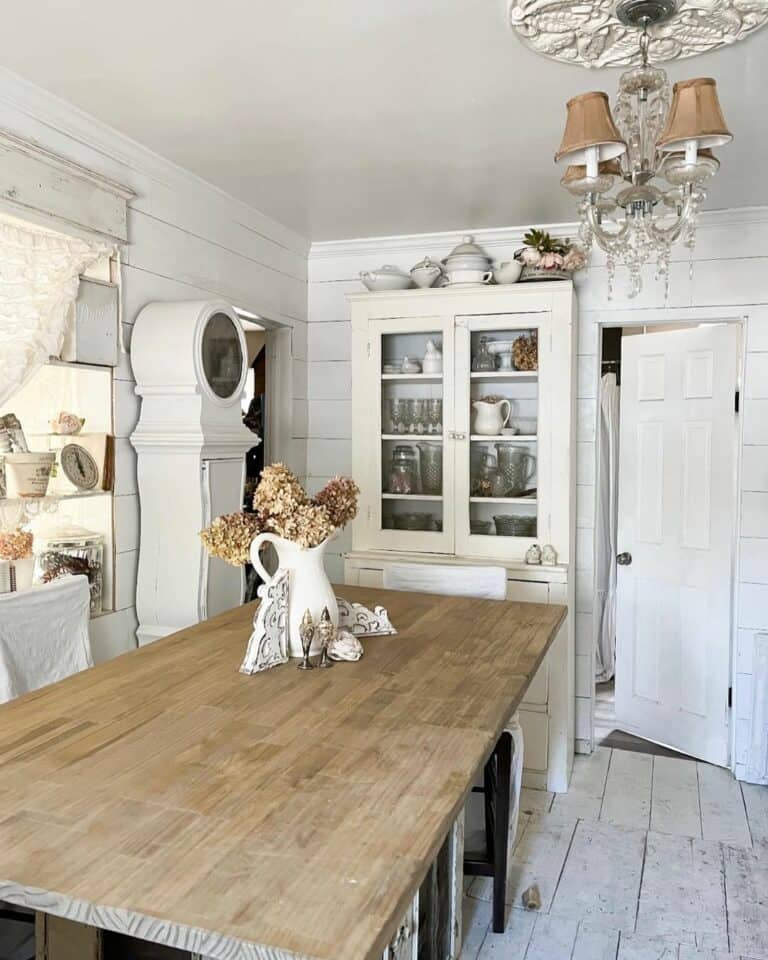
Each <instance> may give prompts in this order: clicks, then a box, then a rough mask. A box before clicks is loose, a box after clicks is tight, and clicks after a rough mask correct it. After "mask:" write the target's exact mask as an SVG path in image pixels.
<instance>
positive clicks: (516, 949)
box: [477, 912, 536, 960]
mask: <svg viewBox="0 0 768 960" xmlns="http://www.w3.org/2000/svg"><path fill="white" fill-rule="evenodd" d="M535 923H536V914H535V913H527V912H526V913H520V912H515V914H514V916H511V917H510V918H509V919H508V921H507V929H506V930H505V931H504V933H494V932H493V930H489V931H488V933H487V935H486V937H485V940H484V941H483V945H482V947H481V948H480V953H479V954H478V957H477V960H523V958H524V957H525V951H526V950H527V949H528V942H529V941H530V939H531V933H532V932H533V927H534V924H535Z"/></svg>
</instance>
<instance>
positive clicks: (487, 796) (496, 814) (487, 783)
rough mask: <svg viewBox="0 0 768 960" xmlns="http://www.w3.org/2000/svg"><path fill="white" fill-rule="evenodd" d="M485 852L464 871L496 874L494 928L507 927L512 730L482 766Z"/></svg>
mask: <svg viewBox="0 0 768 960" xmlns="http://www.w3.org/2000/svg"><path fill="white" fill-rule="evenodd" d="M472 791H473V793H482V794H483V795H484V807H485V856H483V857H465V858H464V875H465V876H467V877H492V878H493V932H494V933H504V930H505V928H506V916H505V914H506V894H507V866H508V859H509V820H510V797H511V792H512V734H511V733H510V732H509V731H508V730H505V731H504V733H502V735H501V736H500V737H499V739H498V741H497V743H496V746H495V747H494V749H493V753H492V754H491V756H490V757H489V758H488V760H487V762H486V764H485V768H484V770H483V786H482V787H473V788H472Z"/></svg>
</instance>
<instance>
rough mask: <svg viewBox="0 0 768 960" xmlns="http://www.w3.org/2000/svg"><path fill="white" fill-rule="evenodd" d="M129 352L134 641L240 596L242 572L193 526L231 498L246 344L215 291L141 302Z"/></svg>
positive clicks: (241, 430)
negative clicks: (136, 403) (137, 400)
mask: <svg viewBox="0 0 768 960" xmlns="http://www.w3.org/2000/svg"><path fill="white" fill-rule="evenodd" d="M131 360H132V363H133V372H134V376H135V379H136V393H137V394H138V395H139V396H140V397H141V415H140V417H139V422H138V425H137V426H136V429H135V431H134V433H133V435H132V437H131V443H132V444H133V446H134V447H135V449H136V453H137V456H138V480H139V500H140V506H141V541H140V544H139V575H138V583H137V586H136V613H137V616H138V620H139V629H138V639H139V643H140V644H145V643H149V642H151V641H152V640H156V639H157V638H158V637H164V636H166V635H167V634H169V633H173V632H174V631H176V630H180V629H181V628H183V627H187V626H189V625H190V624H193V623H198V622H199V621H201V620H205V619H207V618H209V617H212V616H215V614H217V613H221V612H222V611H223V610H228V609H230V608H231V607H234V606H237V605H238V604H240V603H242V598H243V572H242V570H240V569H238V568H237V567H232V566H230V565H228V564H226V563H224V561H222V560H218V559H215V558H211V557H209V556H208V554H207V553H206V551H205V550H204V548H203V545H202V543H201V542H200V537H199V535H198V534H199V532H200V530H202V528H203V527H205V526H207V525H208V524H209V523H210V522H211V520H212V519H213V518H214V517H217V516H218V515H219V514H222V513H232V512H234V511H236V510H239V509H240V508H241V501H242V491H243V479H244V462H245V453H246V451H247V450H249V449H250V448H251V447H254V446H256V445H257V444H258V443H259V442H260V441H259V439H258V438H257V437H256V436H255V435H254V434H253V433H251V432H250V431H249V430H247V429H246V428H245V427H244V426H243V424H242V419H241V418H242V413H241V407H240V398H241V395H242V392H243V386H244V384H245V378H246V374H247V372H248V367H247V352H246V346H245V337H244V335H243V330H242V327H241V325H240V322H239V321H238V318H237V315H236V313H235V312H234V310H233V309H232V307H231V306H229V305H228V304H226V303H223V302H218V301H215V300H212V301H211V300H193V301H180V302H176V303H150V304H147V306H145V307H144V309H143V310H142V311H141V313H140V314H139V315H138V317H137V318H136V323H135V326H134V328H133V337H132V339H131Z"/></svg>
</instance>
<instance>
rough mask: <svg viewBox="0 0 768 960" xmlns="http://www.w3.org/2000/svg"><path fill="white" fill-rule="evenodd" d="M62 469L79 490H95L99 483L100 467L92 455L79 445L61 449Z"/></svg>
mask: <svg viewBox="0 0 768 960" xmlns="http://www.w3.org/2000/svg"><path fill="white" fill-rule="evenodd" d="M60 460H61V469H62V470H63V471H64V476H65V477H66V478H67V480H69V482H70V483H73V484H74V485H75V486H76V487H77V488H78V490H93V488H94V487H95V486H96V484H97V483H98V482H99V467H98V464H97V463H96V461H95V460H94V459H93V457H92V456H91V454H90V453H89V452H88V451H87V450H86V449H85V447H81V446H80V444H79V443H68V444H67V445H66V446H65V447H62V448H61V456H60Z"/></svg>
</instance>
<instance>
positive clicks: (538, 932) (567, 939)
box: [525, 915, 579, 960]
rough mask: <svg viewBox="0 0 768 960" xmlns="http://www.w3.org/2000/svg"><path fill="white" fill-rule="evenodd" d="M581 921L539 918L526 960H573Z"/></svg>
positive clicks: (564, 918)
mask: <svg viewBox="0 0 768 960" xmlns="http://www.w3.org/2000/svg"><path fill="white" fill-rule="evenodd" d="M578 929H579V921H578V920H576V919H572V918H570V917H548V916H542V915H540V916H538V917H537V918H536V925H535V927H534V928H533V936H532V937H531V941H530V943H529V944H528V952H527V953H526V955H525V960H571V956H572V954H573V948H574V943H575V941H576V934H577V932H578Z"/></svg>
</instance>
